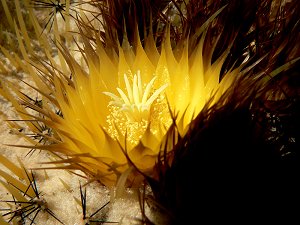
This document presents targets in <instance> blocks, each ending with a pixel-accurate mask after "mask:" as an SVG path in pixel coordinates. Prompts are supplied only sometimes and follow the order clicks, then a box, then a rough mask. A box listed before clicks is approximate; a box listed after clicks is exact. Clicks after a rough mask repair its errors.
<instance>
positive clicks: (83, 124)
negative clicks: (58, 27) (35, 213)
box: [1, 34, 238, 185]
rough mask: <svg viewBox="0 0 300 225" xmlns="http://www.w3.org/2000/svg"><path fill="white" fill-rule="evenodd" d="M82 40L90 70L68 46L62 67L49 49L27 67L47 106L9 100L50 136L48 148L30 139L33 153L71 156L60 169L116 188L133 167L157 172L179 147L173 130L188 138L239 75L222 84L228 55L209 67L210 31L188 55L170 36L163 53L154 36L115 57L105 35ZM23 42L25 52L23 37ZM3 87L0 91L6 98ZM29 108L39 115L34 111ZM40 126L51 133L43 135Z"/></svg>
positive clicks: (231, 74)
mask: <svg viewBox="0 0 300 225" xmlns="http://www.w3.org/2000/svg"><path fill="white" fill-rule="evenodd" d="M56 37H57V36H56ZM82 38H83V42H84V48H83V49H81V54H82V58H83V59H85V61H86V64H85V66H84V65H81V64H79V62H77V61H76V60H75V58H74V57H73V56H71V54H70V53H69V51H68V50H67V48H64V47H61V49H60V54H59V56H60V64H57V63H56V62H55V60H54V58H52V57H51V56H50V54H49V53H48V54H47V52H46V54H47V55H48V60H49V62H50V63H49V64H46V63H44V64H43V63H36V62H34V61H31V64H32V65H33V66H32V65H31V64H30V63H26V64H22V68H23V69H24V70H25V71H27V72H28V73H30V74H31V76H32V77H33V79H34V80H35V83H36V88H35V89H36V90H38V92H40V94H41V95H42V96H43V104H42V107H41V106H37V105H35V104H33V103H32V101H31V100H32V99H29V98H27V97H26V96H24V95H22V94H21V93H18V90H15V92H16V93H17V94H18V96H19V98H21V100H22V106H20V105H19V103H18V102H16V100H14V99H15V98H14V97H13V95H9V96H8V98H9V99H10V100H11V102H12V103H13V105H14V106H15V107H16V109H17V110H18V111H19V112H20V116H21V117H22V119H23V120H25V121H26V123H27V125H28V127H29V129H31V131H32V132H33V133H37V134H39V135H40V136H41V137H43V138H44V139H45V144H40V143H37V142H38V141H35V140H30V141H31V143H32V145H30V146H27V147H28V148H32V147H34V148H37V149H44V150H47V151H50V152H53V153H63V154H65V155H67V156H68V157H67V159H65V158H64V159H62V160H60V161H56V162H55V163H57V166H58V164H59V163H70V166H68V165H67V166H66V165H65V164H63V166H61V167H63V168H70V169H80V170H82V171H84V172H87V173H90V174H92V175H94V176H96V177H97V179H100V180H101V181H102V182H103V183H105V184H107V185H111V184H114V183H115V181H116V180H117V179H118V177H119V175H120V174H122V173H124V171H126V170H127V169H128V168H129V167H130V165H131V163H134V165H135V166H136V167H137V168H139V169H140V170H141V171H142V172H146V173H147V172H151V171H152V169H153V166H154V165H155V162H156V160H157V157H158V154H159V153H160V151H162V150H165V149H166V150H167V151H170V150H172V148H173V145H174V144H176V140H174V141H175V142H172V141H170V140H168V138H169V137H168V135H167V131H168V130H169V129H170V127H171V126H172V125H176V129H177V132H178V134H179V135H180V136H184V135H185V133H186V131H187V130H188V128H189V124H190V123H191V121H192V120H193V119H194V118H195V117H196V116H197V115H198V114H199V112H201V110H202V108H203V107H204V106H205V104H206V103H207V102H208V101H209V100H211V98H212V97H213V100H212V101H210V104H211V105H212V104H213V103H214V102H216V101H217V100H218V99H219V97H220V96H221V95H222V94H223V93H224V92H225V91H226V90H227V89H228V87H229V86H230V85H231V84H232V82H233V80H234V77H236V74H237V73H238V69H236V70H234V71H230V72H229V73H228V74H226V75H225V76H224V77H223V78H222V80H221V82H220V73H221V67H222V65H223V62H224V60H225V58H226V56H227V55H226V54H227V53H226V52H225V53H224V54H223V55H222V56H221V57H220V58H219V59H218V60H216V61H215V62H214V63H213V64H211V63H210V62H211V58H209V57H206V58H205V57H204V56H203V55H204V54H203V45H204V39H205V34H203V35H202V38H201V40H200V41H199V44H198V45H197V47H196V48H195V49H193V50H191V51H190V52H189V50H188V41H186V43H184V44H183V45H182V46H183V47H181V48H178V47H177V48H176V51H175V50H174V48H172V46H171V43H170V37H169V35H167V37H166V38H165V41H164V43H163V44H162V47H161V49H160V51H159V50H158V49H157V47H156V46H155V42H154V39H153V37H152V36H151V35H150V36H149V37H148V38H147V40H146V41H145V46H143V45H142V44H141V42H140V40H139V38H137V40H138V41H137V42H136V43H135V44H134V46H130V45H129V43H126V42H125V43H123V45H122V46H123V47H119V50H118V52H113V53H111V52H112V51H111V50H110V51H107V49H105V48H104V47H103V46H102V44H101V41H100V37H97V40H96V41H95V43H96V45H95V46H92V45H91V44H90V42H89V40H87V38H86V37H84V36H82ZM40 41H41V44H45V43H46V42H45V40H44V39H40ZM19 43H20V46H21V49H22V50H23V48H22V46H23V47H24V44H23V41H22V40H21V39H19ZM25 44H26V43H25ZM27 44H28V43H27ZM24 48H25V47H24ZM212 51H213V48H212ZM24 52H25V51H23V54H24V58H25V59H27V61H30V60H29V58H30V57H29V56H28V55H27V53H24ZM108 52H110V53H108ZM174 52H176V54H175V53H174ZM49 65H51V66H49ZM70 74H71V77H70ZM11 88H12V89H14V87H11ZM4 89H5V87H3V88H2V90H1V92H2V94H3V95H8V93H9V91H8V90H4ZM26 107H29V108H31V109H33V110H35V111H37V112H38V113H39V114H38V115H36V114H30V113H29V112H28V111H27V109H26ZM33 119H34V120H37V121H38V122H32V120H33ZM41 124H42V125H41ZM42 126H44V127H47V128H49V129H50V130H51V134H49V135H48V134H44V133H43V132H42V130H41V127H42ZM23 147H24V146H23ZM25 147H26V146H25ZM127 157H128V158H127ZM58 167H59V166H58Z"/></svg>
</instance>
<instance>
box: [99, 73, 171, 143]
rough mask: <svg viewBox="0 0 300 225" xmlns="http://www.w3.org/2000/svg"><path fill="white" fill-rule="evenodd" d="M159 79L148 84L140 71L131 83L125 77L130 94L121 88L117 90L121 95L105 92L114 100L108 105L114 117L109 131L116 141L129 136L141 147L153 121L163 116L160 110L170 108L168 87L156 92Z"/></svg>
mask: <svg viewBox="0 0 300 225" xmlns="http://www.w3.org/2000/svg"><path fill="white" fill-rule="evenodd" d="M155 79H156V77H155V76H154V77H153V79H152V80H151V81H150V82H149V83H148V84H143V83H142V79H141V74H140V71H139V70H138V71H137V74H135V75H134V77H133V81H132V82H131V83H130V81H129V79H128V77H127V75H126V74H124V82H125V87H126V92H124V91H123V90H122V89H120V88H117V91H118V94H119V96H118V95H115V94H113V93H111V92H103V94H105V95H107V96H109V97H110V98H111V99H112V101H110V102H109V104H108V108H109V110H110V115H108V117H107V122H108V127H106V130H107V131H108V133H109V134H110V135H111V136H112V137H113V138H116V139H118V137H119V135H120V133H121V134H122V135H123V136H125V134H126V136H127V139H128V140H129V141H131V142H132V144H138V141H139V139H140V138H141V136H142V134H143V133H144V132H145V130H146V129H147V126H148V125H149V122H151V121H152V120H153V119H154V117H157V115H161V112H159V111H162V109H163V108H166V107H165V105H166V103H165V101H164V96H163V92H164V91H165V89H166V88H167V87H168V84H164V85H162V86H161V87H159V88H158V89H154V82H155ZM162 105H164V106H163V107H162ZM156 119H158V118H156Z"/></svg>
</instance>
